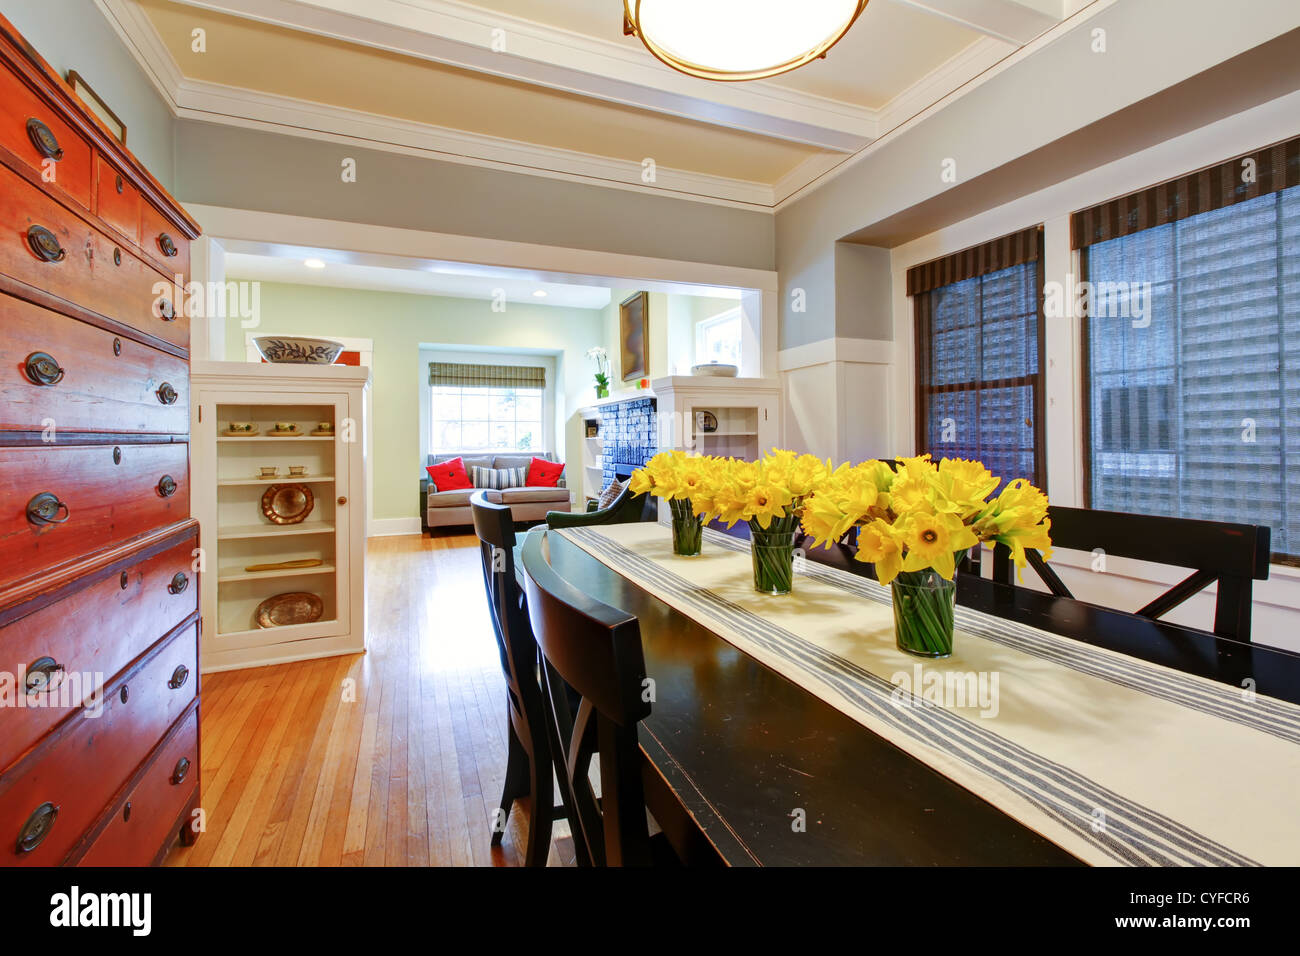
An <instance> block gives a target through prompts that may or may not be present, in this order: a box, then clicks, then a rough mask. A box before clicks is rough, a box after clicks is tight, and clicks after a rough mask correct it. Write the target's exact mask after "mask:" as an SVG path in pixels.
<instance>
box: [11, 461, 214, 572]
mask: <svg viewBox="0 0 1300 956" xmlns="http://www.w3.org/2000/svg"><path fill="white" fill-rule="evenodd" d="M188 452H189V446H188V445H187V444H184V443H175V444H169V445H130V444H123V445H120V446H117V447H114V446H112V445H68V446H58V445H55V446H52V447H51V446H36V447H26V448H0V502H3V503H2V504H0V588H2V587H3V586H4V585H6V584H10V583H12V582H14V581H17V580H20V579H23V578H26V577H30V576H32V575H33V574H35V573H37V572H39V571H42V570H45V569H48V568H53V567H55V566H57V565H60V564H63V563H65V562H67V561H68V560H70V559H72V558H76V557H80V556H82V555H84V554H87V553H90V552H93V551H98V550H99V549H101V548H106V547H109V546H111V545H115V544H120V543H122V542H124V541H126V540H128V539H129V538H133V537H135V536H136V535H138V534H142V533H144V532H146V531H149V530H152V529H154V528H159V527H162V526H164V525H168V524H172V523H174V522H178V521H183V520H185V519H186V518H187V517H189V513H190V494H189V463H188ZM116 458H120V464H118V463H115V461H114V459H116Z"/></svg>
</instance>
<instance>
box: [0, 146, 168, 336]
mask: <svg viewBox="0 0 1300 956" xmlns="http://www.w3.org/2000/svg"><path fill="white" fill-rule="evenodd" d="M132 248H133V247H130V246H125V245H122V244H120V243H115V242H113V241H112V240H110V239H109V238H108V237H107V236H105V235H104V234H103V233H101V232H99V231H98V230H96V229H93V228H91V227H90V226H89V225H87V224H86V223H85V222H84V221H83V220H82V219H81V218H80V217H78V216H76V215H74V214H73V213H71V212H70V211H68V210H67V209H66V208H65V207H63V206H61V205H60V204H59V203H57V202H55V201H54V199H53V198H51V197H50V196H48V195H46V194H45V193H43V192H42V191H41V190H39V189H37V188H36V187H35V186H32V185H31V184H30V183H28V182H26V181H25V180H23V179H20V178H19V177H17V176H15V175H14V174H13V173H12V172H10V171H9V170H6V169H0V272H3V273H5V274H6V275H10V276H13V277H14V278H15V279H19V280H21V281H23V282H26V283H27V284H28V285H32V286H35V287H36V288H38V289H44V290H46V291H48V292H52V293H53V294H55V295H57V296H60V297H61V298H64V299H66V300H68V301H69V302H72V303H75V304H77V305H81V306H84V307H85V308H87V309H91V310H93V311H95V312H98V313H100V314H101V315H105V316H108V317H109V318H111V319H116V320H117V321H119V322H122V323H125V324H126V325H129V326H131V327H132V328H135V329H139V330H140V331H142V332H147V333H149V334H150V335H155V336H157V337H158V338H160V339H163V340H164V341H167V342H170V343H172V344H173V345H178V346H180V347H181V348H185V349H188V348H189V345H190V330H189V320H188V319H186V318H185V317H184V315H183V314H182V312H183V306H184V301H183V296H182V292H181V290H180V289H179V288H178V287H177V286H176V285H175V283H173V282H171V281H170V280H168V279H164V278H163V276H162V275H160V274H159V273H158V272H157V271H156V270H155V269H153V268H151V267H150V266H149V265H147V264H146V263H145V261H144V260H143V259H141V258H140V256H139V254H138V252H133V251H132Z"/></svg>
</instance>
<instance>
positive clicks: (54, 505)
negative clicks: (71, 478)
mask: <svg viewBox="0 0 1300 956" xmlns="http://www.w3.org/2000/svg"><path fill="white" fill-rule="evenodd" d="M60 511H61V512H63V516H62V517H59V512H60ZM71 516H72V512H71V511H69V510H68V506H67V505H66V504H65V503H64V502H62V501H60V500H59V499H58V496H57V495H55V494H52V493H51V492H48V491H42V492H41V493H40V494H39V495H37V496H36V497H34V498H32V500H31V501H29V502H27V520H28V521H30V522H31V523H32V524H34V525H36V526H37V527H38V528H39V527H42V526H44V525H47V524H63V522H65V521H67V520H68V518H70V517H71Z"/></svg>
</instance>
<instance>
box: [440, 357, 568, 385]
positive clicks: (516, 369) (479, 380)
mask: <svg viewBox="0 0 1300 956" xmlns="http://www.w3.org/2000/svg"><path fill="white" fill-rule="evenodd" d="M429 384H430V385H459V386H462V387H464V388H545V387H546V369H544V368H541V367H537V366H531V365H461V364H459V363H453V362H430V363H429Z"/></svg>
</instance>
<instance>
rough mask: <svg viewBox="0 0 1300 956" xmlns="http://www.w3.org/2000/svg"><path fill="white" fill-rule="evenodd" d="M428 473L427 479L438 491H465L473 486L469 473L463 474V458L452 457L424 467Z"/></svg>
mask: <svg viewBox="0 0 1300 956" xmlns="http://www.w3.org/2000/svg"><path fill="white" fill-rule="evenodd" d="M424 470H425V471H427V472H428V473H429V480H430V481H431V482H433V484H434V487H435V488H437V489H438V490H439V491H465V490H467V489H469V488H473V487H474V485H473V483H472V482H471V481H470V480H469V475H467V474H465V460H464V459H463V458H452V459H450V460H449V461H444V462H442V463H440V464H437V465H429V466H428V467H427V468H425V469H424Z"/></svg>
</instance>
